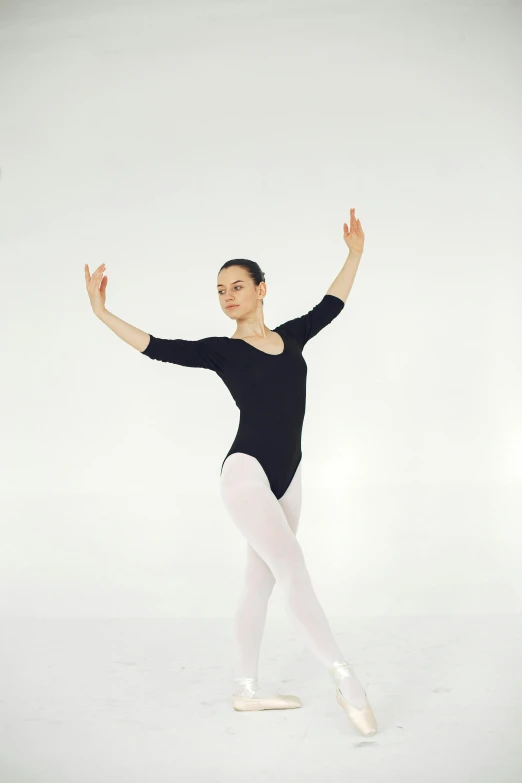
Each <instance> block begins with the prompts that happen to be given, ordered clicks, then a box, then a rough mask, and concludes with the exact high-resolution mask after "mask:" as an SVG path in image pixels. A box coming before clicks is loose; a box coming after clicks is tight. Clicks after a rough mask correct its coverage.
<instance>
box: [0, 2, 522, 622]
mask: <svg viewBox="0 0 522 783" xmlns="http://www.w3.org/2000/svg"><path fill="white" fill-rule="evenodd" d="M398 11H400V13H398ZM1 13H2V16H1V20H2V24H1V28H0V73H1V76H0V99H1V106H2V112H1V115H2V116H1V120H0V149H1V161H0V165H1V178H0V253H1V264H2V293H3V295H2V304H1V308H0V309H1V313H2V323H3V325H2V336H3V345H4V349H3V352H2V370H3V372H2V375H3V380H2V406H1V415H2V460H3V469H2V472H1V482H2V485H1V492H2V495H1V504H2V509H1V510H2V523H1V524H2V529H1V535H2V544H1V547H0V615H2V616H4V617H37V618H40V617H42V618H49V617H165V616H171V617H193V616H196V617H231V616H232V614H233V612H234V611H235V608H236V603H237V599H238V594H239V589H240V586H241V582H242V575H243V567H244V556H245V553H244V549H245V543H244V540H243V539H242V538H241V536H240V534H239V532H238V531H237V530H236V528H235V527H234V525H233V523H232V521H231V519H229V518H228V516H227V513H226V511H225V509H224V507H223V506H222V503H221V498H220V494H219V471H220V467H221V462H222V460H223V458H224V456H225V454H226V453H227V451H228V448H229V446H230V444H231V443H232V440H233V439H234V436H235V433H236V430H237V425H238V421H239V411H238V409H237V408H236V406H235V404H234V401H233V400H232V398H231V396H230V394H229V392H228V390H227V388H226V387H225V386H224V385H223V383H222V382H221V381H220V379H219V377H218V376H216V375H215V374H213V373H211V372H209V371H206V370H202V369H191V368H185V367H179V366H176V365H168V364H162V363H160V362H153V361H151V360H150V359H148V358H146V357H143V356H141V355H140V354H139V353H138V352H137V351H135V350H134V349H132V348H131V347H130V346H129V345H127V344H126V343H124V342H123V341H121V340H120V339H119V338H118V337H117V336H116V335H115V334H114V333H113V332H112V331H111V330H110V329H109V328H108V327H106V326H105V325H104V324H103V323H101V322H100V321H98V320H97V319H96V317H95V316H94V315H93V313H92V311H91V309H90V305H89V300H88V296H87V293H86V290H85V280H84V268H83V267H84V263H85V262H87V263H88V264H89V267H90V270H91V272H92V271H93V270H94V269H95V268H96V267H97V266H98V265H99V264H100V263H102V262H105V263H106V264H107V274H108V288H107V303H106V306H107V308H108V309H109V310H110V311H111V312H113V313H115V314H116V315H118V316H119V317H120V318H123V319H124V320H126V321H128V322H129V323H132V324H134V325H135V326H137V327H139V328H140V329H143V330H144V331H148V332H151V333H152V334H154V335H156V336H159V337H182V338H185V339H198V338H201V337H205V336H210V335H223V336H225V335H227V336H231V335H232V334H233V332H234V328H235V325H234V323H233V322H232V321H229V320H228V319H227V318H226V316H224V315H223V313H222V312H221V310H220V307H219V302H218V298H217V293H216V282H217V274H218V271H219V268H220V267H221V265H222V264H223V263H224V262H225V261H227V260H228V259H230V258H236V257H245V258H251V259H253V260H255V261H257V262H258V263H259V264H260V266H261V268H262V269H263V270H264V271H265V273H266V282H267V297H266V300H265V308H264V315H265V323H266V325H267V326H268V327H269V328H274V327H275V326H277V325H278V324H279V323H282V322H283V321H285V320H288V319H290V318H293V317H296V316H299V315H302V314H303V313H305V312H307V311H308V310H310V309H311V308H312V307H313V306H314V305H315V304H316V303H317V302H319V301H320V300H321V299H322V297H323V296H324V294H325V293H326V290H327V289H328V287H329V286H330V284H331V283H332V281H333V280H334V278H335V276H336V275H337V274H338V272H339V271H340V269H341V267H342V265H343V263H344V261H345V258H346V255H347V247H346V245H345V243H344V241H343V236H342V233H343V223H344V222H345V221H346V222H349V210H350V208H351V207H355V209H356V215H357V216H358V217H359V218H360V220H361V222H362V225H363V228H364V231H365V235H366V240H365V251H364V254H363V257H362V260H361V263H360V266H359V270H358V273H357V277H356V280H355V283H354V286H353V288H352V291H351V293H350V295H349V297H348V300H347V303H346V306H345V308H344V310H343V312H342V313H341V314H340V315H339V316H338V318H337V319H335V321H334V322H332V324H331V325H330V326H328V327H327V328H326V329H325V330H324V331H323V332H322V333H321V334H319V335H318V336H317V337H316V338H314V339H313V340H312V341H311V342H310V343H309V344H308V345H307V346H306V347H305V350H304V356H305V359H306V361H307V364H308V396H307V415H306V419H305V424H304V431H303V442H302V448H303V511H302V517H301V523H300V529H299V534H298V537H299V539H300V541H301V544H302V546H303V550H304V552H305V557H306V559H307V562H308V566H309V569H310V572H311V575H312V579H313V583H314V586H315V588H316V591H317V594H318V596H319V597H320V599H321V601H322V603H323V606H324V608H325V611H326V613H327V615H328V616H329V617H331V616H334V615H335V616H345V615H364V616H366V615H401V614H409V613H417V614H424V613H446V614H447V613H450V614H451V613H467V614H469V613H484V612H495V613H502V612H520V611H521V610H522V575H521V572H520V569H519V563H520V560H521V558H522V534H521V526H520V520H521V518H522V514H521V512H522V501H521V479H522V413H521V406H520V397H521V393H520V392H521V381H522V358H521V353H522V352H521V340H520V334H521V330H522V308H521V307H520V299H521V294H522V285H521V284H522V267H521V260H522V258H521V255H522V254H521V250H520V237H519V235H518V233H519V226H520V211H521V192H522V187H521V182H522V178H521V174H522V166H521V163H522V150H521V145H520V127H521V119H522V116H521V115H522V112H521V101H520V66H521V61H522V55H521V50H520V21H521V20H520V16H521V13H520V7H518V8H517V7H515V6H514V5H513V4H509V3H497V4H493V5H491V4H487V3H475V4H473V5H471V4H465V5H462V7H458V5H455V4H454V3H449V2H447V3H442V4H441V3H440V2H437V3H421V4H418V5H415V4H412V3H407V4H400V3H399V4H393V5H389V4H385V3H373V2H365V3H364V4H360V3H325V2H321V3H319V2H309V3H303V2H299V3H297V2H282V3H281V2H278V3H277V4H276V3H268V2H266V1H265V0H263V2H249V3H242V4H241V3H222V2H219V3H212V2H206V3H202V2H201V3H185V4H171V3H160V2H149V3H144V2H139V3H138V2H135V3H130V2H129V3H126V4H124V6H121V5H120V4H118V3H110V2H107V0H104V2H96V3H93V2H89V3H85V2H73V3H71V2H68V3H65V2H63V1H62V2H61V3H50V2H38V3H15V2H11V3H6V4H3V10H2V12H1ZM269 614H271V615H272V616H284V609H283V606H282V603H281V601H280V599H279V594H278V591H277V588H276V590H275V591H274V595H273V598H272V600H271V603H270V607H269Z"/></svg>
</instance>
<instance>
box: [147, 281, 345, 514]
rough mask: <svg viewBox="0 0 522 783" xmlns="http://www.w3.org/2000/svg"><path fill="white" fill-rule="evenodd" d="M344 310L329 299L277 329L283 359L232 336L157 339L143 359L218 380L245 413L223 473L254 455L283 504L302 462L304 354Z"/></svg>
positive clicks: (337, 300)
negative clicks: (238, 457) (237, 458)
mask: <svg viewBox="0 0 522 783" xmlns="http://www.w3.org/2000/svg"><path fill="white" fill-rule="evenodd" d="M343 307H344V301H343V300H342V299H340V298H339V297H338V296H333V295H332V294H325V296H324V298H323V299H322V300H321V301H320V302H319V304H317V305H315V307H313V308H312V310H310V311H309V312H308V313H306V315H302V316H300V317H299V318H294V319H293V320H291V321H286V322H285V323H284V324H281V325H280V326H278V327H276V328H275V329H274V330H273V331H274V332H277V333H278V334H279V335H280V336H281V338H282V339H283V342H284V349H283V352H282V353H279V354H269V353H266V352H265V351H262V350H260V349H259V348H256V347H255V346H253V345H251V344H250V343H248V342H246V341H245V340H243V339H237V338H231V337H204V338H203V339H201V340H167V339H163V338H160V337H154V336H153V335H150V342H149V344H148V346H147V347H146V348H145V350H144V351H143V354H144V355H145V356H148V357H149V358H150V359H158V360H159V361H162V362H172V363H174V364H181V365H183V366H185V367H202V368H204V369H206V370H213V371H214V372H215V373H217V374H218V375H219V377H220V378H221V380H222V381H223V382H224V383H225V385H226V386H227V388H228V390H229V391H230V393H231V395H232V397H233V398H234V400H235V402H236V405H237V407H238V408H239V410H240V418H239V427H238V430H237V434H236V437H235V440H234V442H233V443H232V446H231V447H230V449H229V450H228V453H227V455H226V457H225V459H224V460H223V462H222V464H221V471H223V465H224V464H225V460H226V458H227V457H228V456H230V454H234V453H235V452H243V453H245V454H250V455H251V456H253V457H255V458H256V459H257V460H258V461H259V462H260V463H261V465H262V467H263V469H264V471H265V473H266V475H267V478H268V481H269V483H270V487H271V489H272V492H273V493H274V495H275V496H276V497H277V498H278V499H279V498H281V497H282V496H283V495H284V493H285V492H286V490H287V489H288V487H289V486H290V483H291V481H292V479H293V477H294V474H295V472H296V470H297V468H298V467H299V463H300V461H301V457H302V452H301V432H302V428H303V421H304V415H305V407H306V374H307V365H306V362H305V360H304V358H303V355H302V351H303V348H304V346H305V345H306V343H307V342H308V340H310V339H311V338H312V337H314V336H315V335H316V334H317V333H318V332H320V331H321V329H323V328H324V327H325V326H327V324H329V323H330V322H331V321H333V319H334V318H335V317H336V316H337V315H339V313H340V312H341V310H342V309H343Z"/></svg>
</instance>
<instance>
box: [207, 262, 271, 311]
mask: <svg viewBox="0 0 522 783" xmlns="http://www.w3.org/2000/svg"><path fill="white" fill-rule="evenodd" d="M265 293H266V284H265V283H263V282H261V283H259V286H258V287H257V288H256V286H255V285H254V283H253V281H252V278H251V277H250V275H249V274H248V272H247V271H246V270H245V269H243V268H242V267H240V266H229V267H227V268H226V269H222V270H221V272H220V273H219V275H218V283H217V294H218V299H219V302H220V304H221V309H222V310H223V312H224V313H225V314H226V315H228V317H229V318H234V319H236V318H238V317H242V316H245V315H246V314H247V313H252V312H255V311H256V309H257V308H258V307H261V306H262V305H261V300H262V297H263V296H264V295H265Z"/></svg>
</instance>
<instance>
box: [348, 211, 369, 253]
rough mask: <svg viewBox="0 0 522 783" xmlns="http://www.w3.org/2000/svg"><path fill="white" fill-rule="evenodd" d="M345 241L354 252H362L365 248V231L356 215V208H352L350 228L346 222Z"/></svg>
mask: <svg viewBox="0 0 522 783" xmlns="http://www.w3.org/2000/svg"><path fill="white" fill-rule="evenodd" d="M344 241H345V242H346V244H347V245H348V247H349V248H350V250H353V252H354V253H362V251H363V248H364V231H363V230H362V226H361V221H360V220H357V218H356V217H355V209H351V210H350V230H349V231H348V226H347V225H346V223H345V224H344Z"/></svg>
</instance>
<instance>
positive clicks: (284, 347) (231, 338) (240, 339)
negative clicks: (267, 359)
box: [228, 329, 286, 358]
mask: <svg viewBox="0 0 522 783" xmlns="http://www.w3.org/2000/svg"><path fill="white" fill-rule="evenodd" d="M272 331H273V332H277V334H279V332H278V331H277V329H272ZM279 337H281V340H283V350H282V351H281V353H269V352H268V351H262V350H261V348H256V346H255V345H252V343H248V342H247V341H246V340H245V339H244V338H243V337H229V338H228V339H229V340H237V341H238V342H242V343H246V345H249V346H250V348H253V349H254V351H259V353H264V354H265V356H272V357H274V358H275V357H276V356H282V355H283V354H284V352H285V351H286V343H285V341H284V339H283V337H282V336H281V335H280V334H279Z"/></svg>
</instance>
